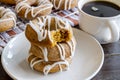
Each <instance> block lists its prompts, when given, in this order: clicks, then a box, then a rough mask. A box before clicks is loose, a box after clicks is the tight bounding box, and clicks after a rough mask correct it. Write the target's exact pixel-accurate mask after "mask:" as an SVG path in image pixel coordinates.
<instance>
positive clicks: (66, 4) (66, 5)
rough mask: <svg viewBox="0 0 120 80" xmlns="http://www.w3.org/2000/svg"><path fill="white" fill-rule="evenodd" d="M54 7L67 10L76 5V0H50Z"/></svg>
mask: <svg viewBox="0 0 120 80" xmlns="http://www.w3.org/2000/svg"><path fill="white" fill-rule="evenodd" d="M50 1H51V3H52V4H53V7H54V8H55V9H57V10H58V9H59V10H69V9H72V8H74V7H76V6H77V0H50Z"/></svg>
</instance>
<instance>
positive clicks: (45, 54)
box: [39, 46, 48, 62]
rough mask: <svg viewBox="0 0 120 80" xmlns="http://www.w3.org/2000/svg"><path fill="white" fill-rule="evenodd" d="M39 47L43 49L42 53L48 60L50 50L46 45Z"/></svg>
mask: <svg viewBox="0 0 120 80" xmlns="http://www.w3.org/2000/svg"><path fill="white" fill-rule="evenodd" d="M39 48H40V49H41V50H42V53H43V55H44V60H45V61H46V62H47V61H48V50H47V48H46V47H40V46H39Z"/></svg>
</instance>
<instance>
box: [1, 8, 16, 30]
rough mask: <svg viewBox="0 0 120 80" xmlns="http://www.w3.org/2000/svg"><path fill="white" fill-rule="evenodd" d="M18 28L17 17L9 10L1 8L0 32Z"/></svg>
mask: <svg viewBox="0 0 120 80" xmlns="http://www.w3.org/2000/svg"><path fill="white" fill-rule="evenodd" d="M14 26H16V15H15V13H14V12H12V11H11V10H10V9H8V8H4V7H0V32H4V31H7V30H9V29H10V28H12V27H14Z"/></svg>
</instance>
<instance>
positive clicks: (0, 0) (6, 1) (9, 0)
mask: <svg viewBox="0 0 120 80" xmlns="http://www.w3.org/2000/svg"><path fill="white" fill-rule="evenodd" d="M0 2H2V3H5V4H16V1H15V0H0Z"/></svg>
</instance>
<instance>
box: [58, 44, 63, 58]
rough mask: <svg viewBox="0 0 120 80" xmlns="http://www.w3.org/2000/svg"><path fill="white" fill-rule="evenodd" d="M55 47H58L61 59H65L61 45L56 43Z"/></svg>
mask: <svg viewBox="0 0 120 80" xmlns="http://www.w3.org/2000/svg"><path fill="white" fill-rule="evenodd" d="M57 47H59V48H58V49H59V52H60V58H61V60H65V49H64V47H63V45H61V44H58V45H57Z"/></svg>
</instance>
